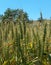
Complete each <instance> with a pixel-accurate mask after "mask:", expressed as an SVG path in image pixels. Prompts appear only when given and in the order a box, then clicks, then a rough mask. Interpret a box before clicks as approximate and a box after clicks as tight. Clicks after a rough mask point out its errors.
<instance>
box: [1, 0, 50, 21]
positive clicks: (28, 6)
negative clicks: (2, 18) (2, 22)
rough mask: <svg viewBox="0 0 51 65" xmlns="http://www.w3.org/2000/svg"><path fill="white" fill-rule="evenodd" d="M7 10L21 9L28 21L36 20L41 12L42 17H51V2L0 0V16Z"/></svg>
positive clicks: (40, 0)
mask: <svg viewBox="0 0 51 65" xmlns="http://www.w3.org/2000/svg"><path fill="white" fill-rule="evenodd" d="M7 8H11V9H17V8H19V9H23V10H24V11H25V12H27V13H28V16H29V18H30V19H34V20H35V19H38V18H39V17H40V12H41V11H42V14H43V17H44V18H47V19H49V18H50V17H51V0H0V14H3V13H4V12H5V10H6V9H7Z"/></svg>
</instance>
